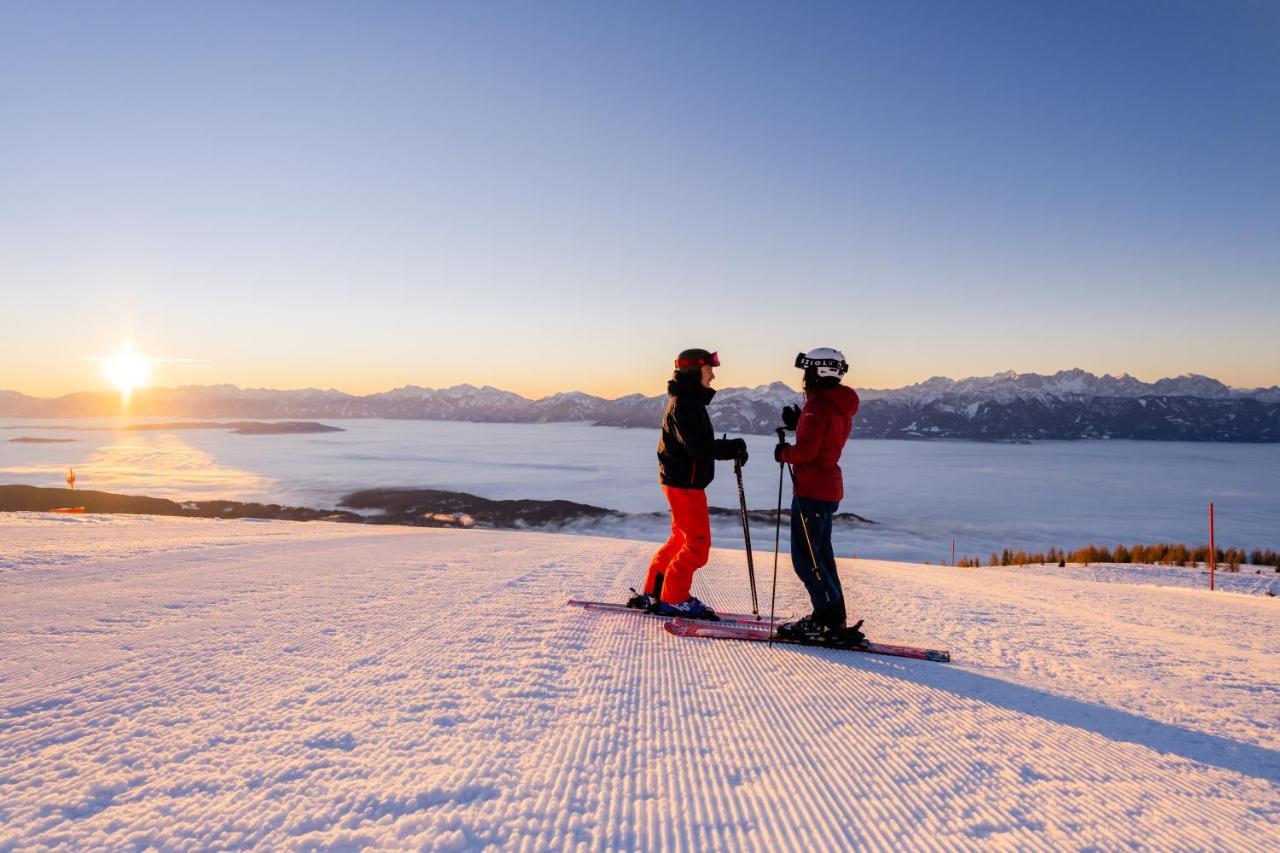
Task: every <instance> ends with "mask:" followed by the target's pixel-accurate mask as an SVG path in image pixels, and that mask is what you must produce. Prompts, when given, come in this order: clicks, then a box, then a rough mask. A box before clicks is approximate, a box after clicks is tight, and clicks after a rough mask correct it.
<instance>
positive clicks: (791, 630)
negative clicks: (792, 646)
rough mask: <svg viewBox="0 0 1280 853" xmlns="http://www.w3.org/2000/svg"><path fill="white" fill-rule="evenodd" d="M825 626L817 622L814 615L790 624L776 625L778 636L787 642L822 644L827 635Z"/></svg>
mask: <svg viewBox="0 0 1280 853" xmlns="http://www.w3.org/2000/svg"><path fill="white" fill-rule="evenodd" d="M827 630H828V629H827V626H826V625H824V624H822V623H821V622H819V621H818V619H817V616H816V615H815V614H810V615H808V616H805V617H803V618H801V619H796V620H794V621H792V622H783V623H781V624H780V625H778V636H779V637H782V638H783V639H787V640H805V641H808V642H814V643H817V642H822V641H823V640H824V639H825V636H826V633H827Z"/></svg>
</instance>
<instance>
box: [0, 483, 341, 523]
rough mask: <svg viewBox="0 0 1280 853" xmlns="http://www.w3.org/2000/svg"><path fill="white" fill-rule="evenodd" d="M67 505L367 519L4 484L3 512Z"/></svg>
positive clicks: (190, 514) (199, 514) (196, 514)
mask: <svg viewBox="0 0 1280 853" xmlns="http://www.w3.org/2000/svg"><path fill="white" fill-rule="evenodd" d="M63 507H84V509H85V511H86V512H102V513H128V514H133V515H174V516H181V517H186V518H269V519H280V520H283V521H352V522H360V521H363V520H364V519H363V518H361V517H360V516H359V515H356V514H355V513H353V512H334V511H332V510H318V509H309V508H307V507H297V506H281V505H280V504H260V503H242V502H240V501H184V502H182V503H175V502H174V501H171V500H167V499H165V498H148V497H143V496H141V495H117V494H113V493H111V492H96V491H93V490H90V489H75V490H74V491H73V490H71V489H44V488H40V487H38V486H0V512H48V511H50V510H53V509H60V508H63Z"/></svg>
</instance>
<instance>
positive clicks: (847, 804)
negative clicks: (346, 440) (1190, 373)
mask: <svg viewBox="0 0 1280 853" xmlns="http://www.w3.org/2000/svg"><path fill="white" fill-rule="evenodd" d="M651 547H652V546H650V545H647V544H644V543H636V542H625V541H617V540H607V539H599V538H589V537H572V536H550V535H544V534H524V533H494V532H482V531H449V530H417V529H391V528H369V527H363V526H359V527H357V526H344V525H336V524H322V523H311V524H297V523H289V522H269V523H251V522H214V521H194V520H181V519H158V518H149V517H129V518H126V517H105V516H86V517H83V518H77V519H56V518H53V517H51V516H42V515H34V514H33V515H21V514H20V515H10V516H4V517H0V697H2V698H0V850H10V849H15V850H16V849H26V848H56V847H63V848H66V849H87V848H93V847H102V848H112V849H143V848H146V847H158V848H165V849H177V850H183V849H190V850H197V849H208V848H222V849H225V848H249V847H252V848H260V849H290V848H293V849H307V850H315V849H353V848H361V847H379V848H415V849H416V848H422V849H432V850H436V849H475V848H481V847H484V846H486V845H492V846H494V847H501V848H503V849H515V850H544V849H556V850H559V849H583V850H626V849H655V848H663V849H673V850H711V849H716V850H739V849H741V850H762V851H765V850H770V851H772V850H804V851H810V850H830V849H838V848H850V847H853V848H860V849H886V850H888V849H892V850H901V849H926V850H929V849H937V850H952V849H973V848H981V847H993V846H998V847H1000V848H1002V849H1026V850H1038V849H1044V850H1062V849H1081V848H1096V849H1121V848H1124V849H1128V848H1131V847H1137V848H1154V849H1177V850H1215V849H1223V850H1261V849H1267V848H1271V849H1274V845H1275V843H1276V838H1277V837H1280V737H1278V736H1277V731H1280V726H1278V723H1280V711H1278V710H1277V709H1278V708H1280V687H1278V684H1280V663H1278V662H1277V655H1276V654H1275V648H1274V645H1275V640H1276V626H1277V624H1280V601H1277V600H1275V599H1268V598H1265V597H1260V596H1244V595H1232V594H1226V595H1224V594H1217V595H1210V594H1209V593H1207V592H1202V591H1197V590H1183V589H1168V588H1161V587H1152V586H1136V585H1127V584H1122V583H1096V582H1091V581H1088V580H1079V579H1073V578H1069V577H1037V576H1035V575H1034V574H1033V573H1029V572H1026V571H1023V572H1014V571H1001V570H988V569H942V568H938V567H928V566H913V565H906V564H891V563H875V562H869V561H845V562H842V564H841V571H842V576H843V577H844V579H845V583H846V586H847V587H848V588H850V589H852V590H855V591H856V602H857V604H856V607H855V608H854V609H855V610H856V611H857V612H858V615H859V616H865V617H867V625H866V627H867V630H868V631H869V633H870V634H871V635H872V636H873V637H874V638H875V639H878V640H882V641H886V642H901V643H913V644H931V645H940V646H941V645H945V646H946V647H947V648H949V649H950V650H951V652H952V655H953V658H954V662H953V663H951V664H942V665H940V664H936V663H929V662H925V661H912V660H900V659H894V658H876V657H873V656H868V655H857V654H851V653H845V652H838V651H829V650H822V649H806V648H795V647H775V648H773V649H768V648H766V647H764V646H763V645H754V644H747V643H727V642H717V641H710V640H704V641H699V640H692V639H678V638H674V637H671V636H668V635H667V634H665V633H664V632H663V630H662V623H661V621H660V620H650V619H644V618H642V617H639V618H636V617H628V616H625V615H615V614H608V613H593V612H588V611H583V610H581V609H578V608H570V607H566V606H564V601H565V600H566V599H567V598H569V597H571V596H575V595H576V596H582V597H589V598H606V597H617V596H620V595H622V594H623V592H624V591H625V590H626V588H627V587H628V586H630V585H633V584H635V583H636V582H637V581H638V580H639V578H640V575H641V572H642V570H643V566H644V564H645V562H646V560H647V558H648V556H649V553H650V551H651ZM763 574H764V575H765V576H766V577H767V574H768V572H767V570H766V571H764V572H763ZM744 577H745V571H744V569H743V566H742V556H741V553H740V552H730V551H716V552H714V554H713V558H712V563H711V565H710V566H709V567H708V568H707V569H706V570H704V571H703V572H701V573H700V574H699V577H698V581H697V583H696V585H695V591H696V592H698V593H699V594H700V595H701V596H702V597H703V598H704V599H705V600H707V601H709V602H711V603H712V604H715V605H720V606H722V607H724V608H726V609H734V610H742V609H745V608H746V607H747V606H748V604H747V602H748V601H749V598H748V596H747V593H746V590H745V583H744ZM782 580H783V585H782V587H781V589H780V603H781V604H782V605H783V607H782V610H783V612H784V613H798V612H799V610H800V597H801V590H800V588H799V586H798V584H797V583H796V582H795V581H794V579H793V578H791V577H790V576H789V571H788V572H787V576H786V577H784V578H783V579H782Z"/></svg>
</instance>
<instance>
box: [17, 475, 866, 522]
mask: <svg viewBox="0 0 1280 853" xmlns="http://www.w3.org/2000/svg"><path fill="white" fill-rule="evenodd" d="M339 506H341V507H346V508H347V509H346V510H322V509H311V508H309V507H298V506H281V505H280V504H260V503H243V502H241V501H182V502H176V501H171V500H168V499H166V498H149V497H142V496H139V495H117V494H113V493H111V492H98V491H93V490H85V489H76V490H74V491H73V490H71V489H46V488H41V487H38V486H18V485H12V486H0V512H49V511H50V510H54V509H62V508H65V507H84V509H85V511H86V512H101V513H131V514H138V515H172V516H181V517H185V518H266V519H276V520H281V521H342V522H347V523H351V524H400V525H408V526H413V527H487V528H495V529H511V530H520V529H529V528H539V527H549V528H555V527H559V526H562V525H566V524H571V523H573V522H576V521H583V520H594V519H606V518H608V519H626V518H636V517H643V516H648V517H652V518H654V519H658V520H661V519H665V518H666V517H667V514H666V513H665V512H652V513H626V512H620V511H618V510H615V509H606V508H604V507H598V506H592V505H591V504H582V503H575V502H574V501H540V500H490V499H489V498H482V497H479V496H478V495H471V494H467V493H466V492H449V491H444V490H442V489H365V490H362V491H358V492H352V493H351V494H349V495H347V496H346V497H344V498H343V499H342V501H341V502H340V503H339ZM349 510H365V511H368V510H381V514H379V515H361V514H359V513H356V512H350V511H349ZM710 512H711V514H712V515H713V516H716V517H720V518H729V517H733V518H736V517H737V516H738V510H736V509H725V508H724V507H711V508H710ZM748 516H749V517H750V519H751V521H752V523H754V524H759V525H767V524H773V523H774V517H775V516H774V510H771V509H770V510H764V509H755V510H751V511H750V512H749V513H748ZM782 517H783V522H784V523H788V524H789V523H790V518H791V514H790V513H789V512H788V511H787V510H786V509H783V511H782ZM836 520H837V521H842V522H846V523H854V522H859V523H863V524H875V523H876V522H874V521H871V520H870V519H866V518H863V517H862V516H860V515H857V514H855V513H852V512H842V513H839V514H837V515H836Z"/></svg>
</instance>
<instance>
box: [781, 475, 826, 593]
mask: <svg viewBox="0 0 1280 853" xmlns="http://www.w3.org/2000/svg"><path fill="white" fill-rule="evenodd" d="M787 473H789V474H790V475H791V488H792V489H793V490H794V489H795V487H796V470H795V469H794V468H792V467H791V465H790V463H788V464H787ZM796 507H797V509H800V529H801V530H803V531H804V544H805V545H806V546H807V547H808V549H809V559H810V560H812V561H813V574H814V575H815V576H816V577H817V578H818V582H819V583H825V581H824V580H823V577H822V572H820V571H818V555H817V554H816V553H814V550H813V540H812V539H810V538H809V522H808V521H806V520H805V517H804V509H803V508H801V507H800V506H799V503H798V502H797V504H796Z"/></svg>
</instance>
